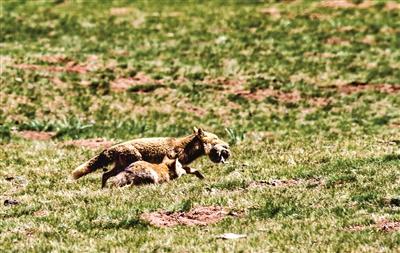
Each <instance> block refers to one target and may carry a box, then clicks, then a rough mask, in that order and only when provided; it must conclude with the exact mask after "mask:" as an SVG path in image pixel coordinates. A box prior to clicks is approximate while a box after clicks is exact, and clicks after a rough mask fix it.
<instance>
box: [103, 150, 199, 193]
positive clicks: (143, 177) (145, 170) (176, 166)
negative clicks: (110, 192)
mask: <svg viewBox="0 0 400 253" xmlns="http://www.w3.org/2000/svg"><path fill="white" fill-rule="evenodd" d="M197 173H199V172H198V171H193V170H191V168H189V167H183V166H182V164H181V163H180V162H179V160H178V159H175V160H173V159H169V158H168V156H166V157H165V158H164V160H163V162H162V163H161V164H154V163H149V162H145V161H137V162H134V163H131V164H130V165H129V166H128V168H126V169H124V170H123V171H121V172H120V173H119V174H118V175H117V176H116V177H115V178H114V179H112V180H111V184H110V185H111V187H122V186H126V185H131V184H133V185H142V184H161V183H164V182H168V181H170V180H173V179H176V178H179V177H181V176H182V175H184V174H195V175H196V176H197V177H199V178H200V179H202V178H203V176H202V175H201V174H200V173H199V174H197Z"/></svg>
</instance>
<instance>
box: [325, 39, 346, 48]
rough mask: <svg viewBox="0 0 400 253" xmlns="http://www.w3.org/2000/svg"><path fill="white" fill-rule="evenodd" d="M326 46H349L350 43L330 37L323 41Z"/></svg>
mask: <svg viewBox="0 0 400 253" xmlns="http://www.w3.org/2000/svg"><path fill="white" fill-rule="evenodd" d="M325 43H326V44H328V45H339V46H349V45H350V42H349V41H348V40H345V39H342V38H340V37H330V38H328V39H326V41H325Z"/></svg>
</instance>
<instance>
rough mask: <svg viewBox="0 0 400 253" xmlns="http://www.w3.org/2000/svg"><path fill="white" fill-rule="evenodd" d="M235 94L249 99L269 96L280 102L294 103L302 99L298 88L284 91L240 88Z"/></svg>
mask: <svg viewBox="0 0 400 253" xmlns="http://www.w3.org/2000/svg"><path fill="white" fill-rule="evenodd" d="M235 94H236V95H239V96H241V97H244V98H246V99H249V100H257V101H261V100H263V99H265V98H267V97H274V98H276V99H277V100H278V101H280V102H284V103H293V104H294V103H298V102H299V101H300V100H301V95H300V92H299V91H297V90H295V91H292V92H282V91H278V90H274V89H258V90H256V91H254V92H251V91H247V90H240V91H236V92H235Z"/></svg>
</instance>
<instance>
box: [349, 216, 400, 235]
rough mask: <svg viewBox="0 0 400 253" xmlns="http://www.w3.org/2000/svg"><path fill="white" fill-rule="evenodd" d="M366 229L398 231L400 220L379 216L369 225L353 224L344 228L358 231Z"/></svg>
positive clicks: (399, 229)
mask: <svg viewBox="0 0 400 253" xmlns="http://www.w3.org/2000/svg"><path fill="white" fill-rule="evenodd" d="M366 229H376V230H378V231H381V232H397V231H400V221H390V220H388V219H386V218H381V219H379V220H378V221H376V222H375V223H374V224H371V225H353V226H351V227H348V228H345V230H346V231H350V232H359V231H364V230H366Z"/></svg>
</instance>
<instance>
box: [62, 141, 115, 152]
mask: <svg viewBox="0 0 400 253" xmlns="http://www.w3.org/2000/svg"><path fill="white" fill-rule="evenodd" d="M63 145H64V146H75V147H85V148H92V149H97V148H108V147H111V146H112V145H114V142H113V141H108V140H105V139H102V138H95V139H84V140H72V141H66V142H64V144H63Z"/></svg>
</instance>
